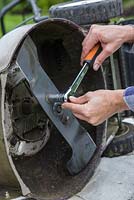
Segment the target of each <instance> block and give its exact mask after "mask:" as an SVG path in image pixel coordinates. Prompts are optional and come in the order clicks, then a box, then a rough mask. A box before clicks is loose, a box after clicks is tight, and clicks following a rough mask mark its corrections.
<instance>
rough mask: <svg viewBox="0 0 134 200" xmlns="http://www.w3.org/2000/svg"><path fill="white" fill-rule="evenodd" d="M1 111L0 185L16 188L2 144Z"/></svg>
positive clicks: (0, 113)
mask: <svg viewBox="0 0 134 200" xmlns="http://www.w3.org/2000/svg"><path fill="white" fill-rule="evenodd" d="M1 93H2V88H1V82H0V108H1V109H2V105H1V103H2V102H1V98H2V96H1ZM1 115H2V110H1V112H0V185H3V186H4V185H6V186H10V187H18V186H19V184H18V182H17V179H16V177H15V175H14V173H13V171H12V168H11V165H10V163H9V159H8V156H7V149H6V147H5V143H4V134H3V127H2V116H1Z"/></svg>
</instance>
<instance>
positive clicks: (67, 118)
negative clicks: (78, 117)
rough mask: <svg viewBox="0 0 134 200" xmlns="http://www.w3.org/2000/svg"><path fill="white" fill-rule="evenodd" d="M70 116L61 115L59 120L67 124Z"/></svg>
mask: <svg viewBox="0 0 134 200" xmlns="http://www.w3.org/2000/svg"><path fill="white" fill-rule="evenodd" d="M69 119H70V117H69V116H64V115H63V117H62V119H61V121H62V123H63V124H64V125H67V123H68V122H69Z"/></svg>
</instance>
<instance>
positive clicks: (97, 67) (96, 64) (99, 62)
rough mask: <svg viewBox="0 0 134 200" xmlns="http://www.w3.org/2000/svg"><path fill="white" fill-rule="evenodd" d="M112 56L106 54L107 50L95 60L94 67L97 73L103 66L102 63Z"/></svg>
mask: <svg viewBox="0 0 134 200" xmlns="http://www.w3.org/2000/svg"><path fill="white" fill-rule="evenodd" d="M108 56H110V53H108V52H106V51H105V50H103V51H102V52H101V53H100V54H99V55H98V56H97V58H96V59H95V62H94V65H93V69H94V70H95V71H97V70H98V69H99V67H100V66H101V65H102V63H103V62H104V60H105V59H106V58H107V57H108Z"/></svg>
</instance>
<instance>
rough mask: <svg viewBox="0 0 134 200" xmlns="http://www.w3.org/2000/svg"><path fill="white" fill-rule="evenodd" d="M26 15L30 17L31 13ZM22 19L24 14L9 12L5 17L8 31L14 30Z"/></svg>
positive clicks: (0, 34)
mask: <svg viewBox="0 0 134 200" xmlns="http://www.w3.org/2000/svg"><path fill="white" fill-rule="evenodd" d="M26 17H30V15H27V16H26ZM22 20H23V18H22V15H19V14H13V15H12V14H7V15H6V16H5V18H4V21H5V27H6V32H9V31H11V30H13V29H14V28H15V27H16V26H17V25H18V24H20V23H21V22H22ZM0 36H2V33H1V30H0Z"/></svg>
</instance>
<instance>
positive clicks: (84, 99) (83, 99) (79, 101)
mask: <svg viewBox="0 0 134 200" xmlns="http://www.w3.org/2000/svg"><path fill="white" fill-rule="evenodd" d="M69 100H70V101H71V102H72V103H76V104H84V103H87V102H88V101H89V97H88V95H87V94H85V95H83V96H80V97H77V98H76V97H73V96H70V97H69Z"/></svg>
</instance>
